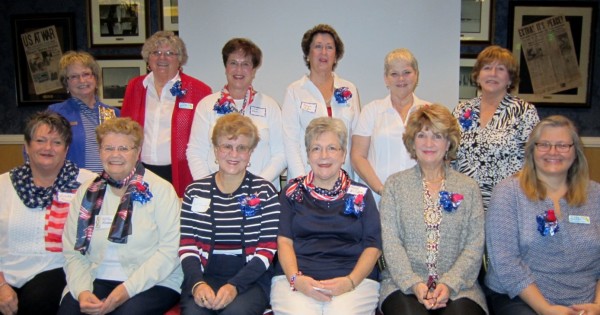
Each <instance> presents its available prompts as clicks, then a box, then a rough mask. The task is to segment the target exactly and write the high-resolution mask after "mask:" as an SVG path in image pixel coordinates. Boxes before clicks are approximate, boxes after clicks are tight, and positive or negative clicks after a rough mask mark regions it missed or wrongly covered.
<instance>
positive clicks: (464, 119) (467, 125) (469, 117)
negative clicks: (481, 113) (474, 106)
mask: <svg viewBox="0 0 600 315" xmlns="http://www.w3.org/2000/svg"><path fill="white" fill-rule="evenodd" d="M458 122H459V123H460V125H461V126H462V127H463V129H464V130H469V129H471V126H472V125H473V111H472V110H471V109H470V108H467V109H466V110H465V112H464V113H463V114H462V115H460V117H459V118H458Z"/></svg>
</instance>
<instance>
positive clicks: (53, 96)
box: [11, 13, 76, 106]
mask: <svg viewBox="0 0 600 315" xmlns="http://www.w3.org/2000/svg"><path fill="white" fill-rule="evenodd" d="M11 26H12V30H11V31H12V35H11V37H12V43H13V49H14V51H13V54H14V57H15V72H16V73H15V86H16V89H15V90H16V91H17V105H18V106H27V105H49V104H52V103H57V102H60V101H63V100H65V99H67V98H68V97H69V96H68V94H67V91H66V90H65V89H64V87H63V85H62V83H61V82H60V79H59V61H60V58H61V57H62V54H63V53H64V52H66V51H68V50H73V49H75V47H76V45H75V33H74V30H75V16H74V15H73V14H72V13H52V14H28V15H13V16H11Z"/></svg>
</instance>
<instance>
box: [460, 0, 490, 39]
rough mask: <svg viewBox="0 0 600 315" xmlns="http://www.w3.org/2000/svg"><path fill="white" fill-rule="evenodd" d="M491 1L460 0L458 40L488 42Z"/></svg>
mask: <svg viewBox="0 0 600 315" xmlns="http://www.w3.org/2000/svg"><path fill="white" fill-rule="evenodd" d="M492 2H493V0H462V2H461V7H460V40H461V41H463V42H490V41H491V36H490V33H491V23H492Z"/></svg>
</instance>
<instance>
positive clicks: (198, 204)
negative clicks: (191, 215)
mask: <svg viewBox="0 0 600 315" xmlns="http://www.w3.org/2000/svg"><path fill="white" fill-rule="evenodd" d="M209 206H210V199H208V198H194V199H193V200H192V212H195V213H204V212H206V211H207V210H208V207H209Z"/></svg>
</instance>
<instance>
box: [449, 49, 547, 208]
mask: <svg viewBox="0 0 600 315" xmlns="http://www.w3.org/2000/svg"><path fill="white" fill-rule="evenodd" d="M472 76H473V80H474V81H475V82H477V87H478V89H479V90H480V91H481V96H478V97H476V98H474V99H471V100H469V101H467V102H464V103H460V104H458V106H457V107H456V108H455V109H454V112H453V114H454V116H455V117H456V118H457V119H458V121H459V123H460V130H461V140H460V147H459V148H458V152H457V156H456V165H455V167H456V169H457V170H458V171H459V172H461V173H464V174H466V175H468V176H470V177H471V178H473V179H475V181H476V182H477V183H479V187H480V188H481V194H482V196H483V206H484V208H485V209H487V206H488V203H489V200H490V196H491V193H492V189H493V188H494V186H495V185H496V184H497V183H499V182H500V181H501V180H503V179H505V178H507V177H509V176H511V175H512V174H514V173H516V172H517V171H519V169H521V166H522V165H523V156H524V147H525V143H526V142H527V138H528V137H529V134H530V133H531V131H532V130H533V128H534V127H535V125H536V124H537V123H538V121H539V118H538V114H537V111H536V109H535V107H534V106H533V105H532V104H529V103H527V102H526V101H524V100H522V99H520V98H518V97H516V96H513V95H511V94H509V93H510V91H512V90H513V89H514V88H515V87H516V86H517V85H518V84H519V72H518V69H517V62H516V60H515V59H514V58H513V55H512V53H511V52H510V51H509V50H507V49H505V48H502V47H500V46H489V47H487V48H486V49H484V50H483V51H482V52H481V53H480V54H479V56H477V61H476V62H475V66H474V67H473V72H472Z"/></svg>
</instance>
